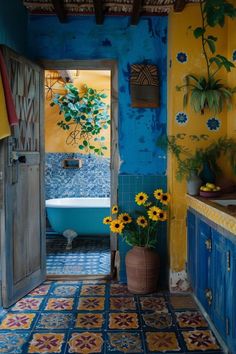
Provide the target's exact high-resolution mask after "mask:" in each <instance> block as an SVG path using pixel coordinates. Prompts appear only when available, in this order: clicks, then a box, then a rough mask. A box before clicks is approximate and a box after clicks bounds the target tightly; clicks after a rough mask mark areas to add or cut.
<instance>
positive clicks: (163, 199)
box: [160, 193, 170, 205]
mask: <svg viewBox="0 0 236 354" xmlns="http://www.w3.org/2000/svg"><path fill="white" fill-rule="evenodd" d="M160 201H161V203H162V204H164V205H167V204H168V203H169V201H170V194H169V193H163V194H162V196H161V199H160Z"/></svg>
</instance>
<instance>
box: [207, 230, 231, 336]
mask: <svg viewBox="0 0 236 354" xmlns="http://www.w3.org/2000/svg"><path fill="white" fill-rule="evenodd" d="M211 230H212V252H211V253H212V259H211V261H212V263H211V270H210V278H211V291H212V304H211V318H212V320H213V322H214V325H215V326H216V328H217V329H218V331H219V332H220V334H221V336H222V337H223V338H224V339H226V335H227V316H226V302H227V299H226V297H227V283H228V282H227V280H228V279H227V277H228V274H227V254H228V240H227V238H225V237H224V236H223V235H222V234H221V233H219V232H218V231H216V230H215V229H213V228H212V229H211Z"/></svg>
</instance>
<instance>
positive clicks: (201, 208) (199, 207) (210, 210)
mask: <svg viewBox="0 0 236 354" xmlns="http://www.w3.org/2000/svg"><path fill="white" fill-rule="evenodd" d="M186 199H187V205H188V206H189V207H191V208H193V209H195V210H196V211H198V212H199V213H200V214H201V215H203V216H205V217H206V218H208V219H210V220H214V223H216V224H217V225H219V226H221V227H223V228H224V229H226V230H227V231H229V232H231V233H232V234H234V235H236V218H235V217H233V216H231V215H229V214H227V213H224V212H223V211H221V210H218V209H216V208H214V207H212V206H210V205H208V204H206V203H204V202H202V201H201V200H199V199H197V198H194V197H191V196H189V195H187V196H186Z"/></svg>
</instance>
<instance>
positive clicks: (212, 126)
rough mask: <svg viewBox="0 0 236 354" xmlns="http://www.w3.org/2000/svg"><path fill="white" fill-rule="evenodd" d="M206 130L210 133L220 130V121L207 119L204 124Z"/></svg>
mask: <svg viewBox="0 0 236 354" xmlns="http://www.w3.org/2000/svg"><path fill="white" fill-rule="evenodd" d="M206 125H207V128H208V129H209V130H211V131H217V130H219V129H220V125H221V121H220V120H219V119H218V118H215V117H213V118H209V119H208V121H207V122H206Z"/></svg>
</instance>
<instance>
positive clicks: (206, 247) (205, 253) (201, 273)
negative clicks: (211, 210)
mask: <svg viewBox="0 0 236 354" xmlns="http://www.w3.org/2000/svg"><path fill="white" fill-rule="evenodd" d="M196 231H197V236H196V238H197V245H196V249H197V250H196V253H197V258H196V259H197V262H196V263H197V264H196V285H197V286H196V295H197V297H198V299H199V301H200V302H201V304H202V306H203V307H204V309H205V310H206V311H207V312H208V313H209V312H210V309H211V301H212V300H211V298H212V293H211V282H210V281H211V277H210V273H211V251H212V234H211V228H210V226H209V225H208V224H207V223H206V222H204V221H203V220H202V219H200V218H197V229H196Z"/></svg>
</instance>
